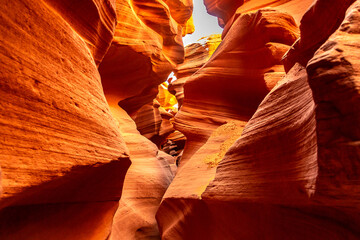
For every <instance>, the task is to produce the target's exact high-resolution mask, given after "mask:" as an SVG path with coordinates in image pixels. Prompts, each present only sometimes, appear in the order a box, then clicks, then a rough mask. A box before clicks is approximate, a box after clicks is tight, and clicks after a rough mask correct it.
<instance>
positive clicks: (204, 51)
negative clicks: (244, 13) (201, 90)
mask: <svg viewBox="0 0 360 240" xmlns="http://www.w3.org/2000/svg"><path fill="white" fill-rule="evenodd" d="M201 41H205V42H204V43H192V44H190V45H188V46H186V47H185V60H184V62H183V63H182V64H179V65H177V67H176V69H175V70H174V73H175V76H176V78H177V79H176V80H175V81H172V82H171V83H170V85H169V91H170V92H171V93H172V94H174V95H175V96H176V99H177V101H178V102H179V107H181V105H182V101H183V98H184V84H185V82H186V80H187V79H188V78H189V77H190V76H191V75H193V74H194V73H195V72H196V71H197V70H199V69H200V68H201V67H202V66H203V65H204V64H205V63H206V62H207V61H208V60H209V58H210V57H211V55H212V54H213V53H214V52H215V50H216V48H217V47H218V46H219V44H220V43H221V35H220V34H213V35H210V36H208V37H204V38H203V39H201Z"/></svg>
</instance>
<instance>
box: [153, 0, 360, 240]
mask: <svg viewBox="0 0 360 240" xmlns="http://www.w3.org/2000/svg"><path fill="white" fill-rule="evenodd" d="M333 4H335V1H334V2H333ZM323 10H325V9H323ZM310 11H313V9H311V10H310ZM339 11H342V10H341V9H339ZM313 16H314V18H313V19H312V20H313V21H314V22H315V23H314V25H316V24H317V23H316V22H317V21H323V19H321V18H319V19H318V18H316V15H313ZM359 19H360V1H356V2H355V3H354V4H353V5H352V6H351V7H350V8H349V9H348V10H347V13H346V17H345V19H343V21H342V24H341V25H340V26H339V28H338V29H337V30H336V31H335V33H334V34H333V35H331V36H330V37H329V39H327V41H326V42H325V43H324V44H323V45H322V46H321V47H320V48H319V49H318V50H317V51H316V52H315V55H314V56H313V57H312V58H311V60H310V61H309V62H308V63H307V66H306V67H304V66H302V65H300V64H299V63H297V64H295V65H294V66H293V67H292V69H291V70H290V71H289V72H288V74H287V75H286V76H285V78H284V79H283V80H281V81H279V82H278V83H277V85H276V86H275V87H274V88H273V89H272V90H271V92H270V93H269V94H268V95H267V96H266V97H265V98H264V100H263V101H262V102H261V104H260V105H259V107H258V109H257V110H256V112H255V114H254V115H253V116H252V118H251V119H250V120H249V122H248V123H247V125H246V126H245V128H244V130H243V132H242V134H241V136H240V137H239V138H238V139H237V140H236V142H235V143H234V144H233V145H232V146H231V147H230V148H229V149H228V150H227V152H226V154H225V156H224V157H223V158H222V160H221V162H220V163H219V164H218V166H217V169H216V173H215V176H214V175H211V174H210V172H211V171H210V170H208V169H205V168H204V167H203V166H202V164H204V161H203V162H202V160H204V159H208V158H204V153H206V149H205V148H207V147H208V148H209V150H210V153H211V151H213V150H214V148H212V147H210V146H207V145H206V144H208V142H213V136H211V137H210V138H209V139H208V142H207V143H206V144H205V145H203V148H204V149H203V148H200V150H198V151H197V152H196V153H195V154H194V155H193V156H192V157H191V159H190V160H189V161H188V162H186V163H185V164H184V165H183V166H182V167H181V168H180V169H179V171H178V173H177V175H176V177H175V179H174V181H173V183H172V184H171V185H170V187H169V189H168V191H167V193H166V194H165V198H164V200H163V201H162V204H161V206H160V208H159V211H158V213H157V220H158V222H159V226H160V231H161V233H162V237H163V238H164V239H183V238H185V239H238V238H239V239H286V238H289V237H290V238H292V239H357V238H358V237H359V230H358V229H359V227H360V226H359V225H360V222H359V214H360V200H359V199H360V198H359V196H360V188H359V184H358V182H359V178H360V149H359V145H358V144H357V142H358V141H359V140H360V131H359V124H358V123H359V122H360V111H359V106H360V93H359V89H360V78H359V76H360V74H359V69H360V65H359V61H358V59H357V57H355V56H358V55H359V54H360V50H359V49H360V46H359V42H360V41H359V40H360V31H359V26H360V21H359ZM332 27H333V25H332V24H329V26H328V29H326V27H325V29H324V31H325V32H329V31H330V30H329V29H331V28H332ZM185 96H186V92H185ZM224 126H226V125H224ZM216 131H217V130H216ZM216 131H214V133H215V132H216ZM236 135H237V134H236ZM216 145H217V146H219V144H215V145H214V146H216ZM215 153H221V150H217V151H215ZM216 156H218V155H216ZM216 156H215V157H216ZM210 159H213V158H212V157H210ZM205 162H208V161H205ZM212 162H214V163H217V162H218V161H217V160H215V161H211V163H212ZM196 168H198V169H199V171H200V172H201V174H198V177H194V176H193V174H192V175H191V179H190V181H191V183H192V184H194V186H192V185H190V184H186V183H185V181H186V177H185V176H188V172H194V170H195V169H196ZM188 177H190V176H188ZM209 178H210V179H211V178H214V179H213V181H211V182H210V180H209ZM209 182H210V183H209ZM197 187H198V188H197ZM259 226H260V228H259ZM299 229H300V231H299Z"/></svg>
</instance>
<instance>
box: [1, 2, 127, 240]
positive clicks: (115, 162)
mask: <svg viewBox="0 0 360 240" xmlns="http://www.w3.org/2000/svg"><path fill="white" fill-rule="evenodd" d="M82 2H83V3H84V4H85V3H86V4H85V5H86V6H87V5H92V4H94V3H93V2H92V1H82ZM64 4H65V3H64ZM79 4H80V3H79ZM104 4H105V3H104ZM106 4H107V3H106ZM106 4H105V5H106ZM105 5H104V6H102V7H100V8H99V9H98V11H101V9H103V7H105ZM74 7H77V5H76V6H75V5H74ZM108 7H110V6H108ZM61 9H62V8H59V9H54V8H52V7H51V6H50V5H49V4H48V3H46V2H45V1H29V0H16V1H5V2H4V3H2V4H1V5H0V22H1V24H0V46H1V47H0V78H1V84H0V102H1V105H0V115H1V116H0V119H1V120H0V132H1V140H0V142H1V144H0V156H1V161H0V165H1V171H2V182H1V185H2V188H3V194H2V196H1V200H0V238H1V239H29V238H32V239H106V237H107V236H108V234H109V233H110V230H111V224H112V216H113V215H114V213H115V211H116V208H117V205H118V201H119V199H120V197H121V194H122V185H123V181H124V177H125V174H126V171H127V169H128V167H129V165H130V161H129V155H128V151H127V148H126V145H125V142H124V140H123V137H122V135H121V133H120V131H119V129H118V127H117V125H116V122H115V119H114V118H113V117H112V115H111V113H110V109H109V106H108V104H107V102H106V99H105V96H104V93H103V89H102V86H101V80H100V75H99V73H98V70H97V66H96V58H95V57H94V51H95V52H98V53H99V54H100V52H101V51H100V48H102V47H101V46H100V45H101V44H100V45H97V46H96V48H97V47H99V49H97V50H94V49H90V48H89V44H88V41H87V39H86V38H85V37H84V36H83V34H82V33H80V32H78V31H79V28H78V27H74V26H75V25H72V24H76V23H74V22H72V23H71V24H69V22H68V18H67V17H65V16H64V14H65V15H66V16H69V15H70V14H71V12H72V11H70V10H69V12H68V13H64V12H61ZM58 11H59V12H58ZM109 11H110V10H109ZM81 13H82V14H85V13H86V12H85V11H80V12H79V14H81ZM92 13H93V12H92ZM92 13H91V14H92ZM88 14H90V13H88ZM101 14H104V13H100V12H98V13H97V15H98V16H100V15H101ZM95 15H96V14H95ZM72 17H73V18H77V17H79V18H82V17H85V18H86V16H81V17H80V16H72ZM103 17H104V18H105V16H103ZM92 20H93V21H94V22H96V21H98V22H102V21H103V20H104V19H102V20H99V19H92ZM93 21H89V22H88V24H93ZM79 22H81V20H79ZM110 25H111V24H110ZM76 26H79V27H80V25H76ZM103 27H104V25H102V24H101V25H99V31H100V32H101V31H102V30H101V29H103ZM89 29H90V27H89ZM89 29H88V30H89ZM84 31H85V29H84ZM86 31H87V30H86ZM100 32H92V33H93V34H94V36H95V35H97V36H99V34H100ZM105 42H106V41H105ZM105 45H106V44H104V45H102V46H103V47H105ZM98 50H99V51H98ZM95 55H96V54H95ZM100 55H101V54H100ZM100 55H98V56H100ZM99 58H101V57H99Z"/></svg>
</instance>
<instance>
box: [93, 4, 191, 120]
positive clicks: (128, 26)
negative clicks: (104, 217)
mask: <svg viewBox="0 0 360 240" xmlns="http://www.w3.org/2000/svg"><path fill="white" fill-rule="evenodd" d="M191 9H192V1H179V0H168V1H159V0H151V1H142V0H131V1H130V0H118V1H117V2H116V13H117V19H118V24H117V26H116V31H115V37H114V39H113V42H112V44H111V47H110V49H109V51H108V52H107V54H106V56H105V58H104V60H103V62H102V63H101V65H100V68H99V70H100V73H101V78H102V81H103V87H104V90H105V92H107V94H111V95H113V96H116V98H117V100H118V101H119V102H120V106H121V107H122V108H124V109H125V110H126V111H127V112H128V113H129V114H130V115H132V114H134V113H135V112H136V111H137V110H139V109H140V108H141V107H142V106H143V105H145V104H148V103H151V102H152V100H153V99H154V98H155V97H156V95H157V92H158V89H157V87H158V85H159V84H160V83H162V82H164V81H165V80H166V79H167V76H168V75H169V74H170V72H171V71H172V70H173V69H174V68H175V67H176V64H179V63H182V62H183V60H184V47H183V43H182V25H184V24H186V21H187V19H189V18H190V16H191Z"/></svg>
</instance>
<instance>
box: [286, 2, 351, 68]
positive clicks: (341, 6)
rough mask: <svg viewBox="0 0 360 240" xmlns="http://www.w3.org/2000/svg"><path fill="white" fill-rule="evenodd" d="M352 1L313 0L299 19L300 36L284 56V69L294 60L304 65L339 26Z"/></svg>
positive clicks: (290, 65) (291, 64)
mask: <svg viewBox="0 0 360 240" xmlns="http://www.w3.org/2000/svg"><path fill="white" fill-rule="evenodd" d="M353 2H355V0H344V1H339V0H337V1H327V0H317V1H314V3H313V5H312V6H311V8H310V10H309V11H307V13H306V14H305V15H304V17H303V18H302V19H301V24H300V29H301V36H300V38H299V39H298V40H297V41H296V43H295V44H294V46H292V48H291V49H290V50H289V52H288V53H287V54H286V56H285V57H284V58H285V59H284V65H285V69H286V70H289V69H291V68H292V66H293V65H294V64H295V63H296V62H299V63H301V64H302V65H304V66H306V64H307V62H308V61H309V60H310V58H312V57H313V55H314V53H315V52H316V51H317V49H319V47H320V46H321V45H322V44H323V43H324V42H325V41H326V40H327V39H328V38H329V37H330V35H331V34H333V33H334V32H335V30H336V29H337V28H338V27H339V26H340V24H341V22H342V21H343V19H344V17H345V13H346V10H347V9H348V7H349V6H350V5H351V4H352V3H353ZM324 25H326V28H325V27H324ZM319 29H321V31H319Z"/></svg>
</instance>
